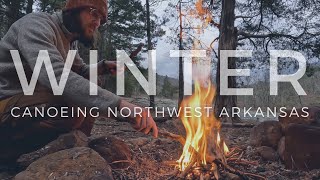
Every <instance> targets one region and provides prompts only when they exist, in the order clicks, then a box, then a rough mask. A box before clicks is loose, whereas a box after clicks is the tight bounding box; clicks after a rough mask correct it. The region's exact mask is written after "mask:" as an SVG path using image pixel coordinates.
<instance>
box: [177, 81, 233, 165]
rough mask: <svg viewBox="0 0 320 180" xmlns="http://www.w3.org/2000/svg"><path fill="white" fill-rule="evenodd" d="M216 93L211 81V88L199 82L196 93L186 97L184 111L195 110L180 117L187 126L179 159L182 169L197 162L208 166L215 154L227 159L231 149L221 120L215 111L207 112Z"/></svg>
mask: <svg viewBox="0 0 320 180" xmlns="http://www.w3.org/2000/svg"><path fill="white" fill-rule="evenodd" d="M214 94H215V88H214V86H213V85H212V84H211V83H209V84H208V87H202V86H201V85H200V83H199V82H196V83H195V92H194V94H193V95H192V96H190V97H188V98H185V99H184V100H183V101H182V103H181V105H180V108H181V109H182V111H184V110H185V109H186V108H187V107H188V108H190V109H191V113H190V116H189V117H184V116H180V117H179V118H180V119H181V121H182V123H183V125H184V127H185V129H186V142H185V144H184V147H183V152H182V155H181V157H180V159H179V160H178V163H179V169H180V170H181V171H184V170H185V169H186V168H187V167H188V166H192V165H193V164H195V163H196V164H198V165H206V164H207V160H210V159H211V160H213V158H215V157H219V158H220V159H223V157H224V155H225V154H227V153H228V152H229V149H228V147H227V145H226V144H225V142H223V140H221V137H220V134H219V131H220V128H221V122H220V121H219V120H217V119H216V118H215V117H214V113H213V112H211V113H207V112H205V111H206V108H205V107H209V106H211V105H212V102H213V98H214ZM197 108H199V109H200V110H201V114H202V116H195V114H196V112H195V111H196V109H197ZM181 114H186V113H185V112H183V113H181Z"/></svg>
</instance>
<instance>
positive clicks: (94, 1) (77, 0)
mask: <svg viewBox="0 0 320 180" xmlns="http://www.w3.org/2000/svg"><path fill="white" fill-rule="evenodd" d="M83 7H93V8H95V9H97V10H98V11H99V12H100V13H101V14H102V15H103V17H104V18H103V19H101V23H102V24H104V23H106V22H107V14H108V11H107V10H108V9H107V0H68V1H67V3H66V6H65V7H64V10H71V9H78V8H83Z"/></svg>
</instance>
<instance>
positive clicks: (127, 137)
mask: <svg viewBox="0 0 320 180" xmlns="http://www.w3.org/2000/svg"><path fill="white" fill-rule="evenodd" d="M131 101H136V100H135V99H133V100H131ZM146 102H147V101H145V102H138V103H140V104H142V105H143V104H144V103H146ZM161 103H162V104H163V105H165V104H166V103H167V104H170V105H174V104H172V103H173V102H172V101H171V100H167V101H162V102H161ZM158 126H159V128H161V129H165V130H167V131H169V132H172V133H175V134H184V129H183V127H182V125H181V123H180V121H179V119H168V120H167V121H165V122H161V123H158ZM251 131H252V128H243V127H237V128H234V127H224V128H222V130H221V136H222V138H223V139H224V140H225V142H226V144H227V145H228V146H229V148H230V149H233V148H237V149H238V151H239V155H238V156H236V158H239V157H240V158H241V160H244V161H247V162H251V163H253V164H249V163H248V164H242V165H239V164H230V166H232V167H234V168H235V169H238V170H241V171H244V172H250V173H253V174H258V175H261V176H265V177H266V178H267V179H270V180H286V179H288V180H291V179H297V180H300V179H306V180H313V179H314V180H317V179H320V170H311V171H297V170H289V169H286V168H285V167H284V165H283V163H282V162H281V160H280V158H279V155H278V154H277V152H276V151H273V150H270V149H269V148H268V147H259V148H256V147H253V146H251V145H250V132H251ZM76 136H77V138H71V140H70V138H69V139H68V138H67V139H68V140H67V141H66V140H65V139H66V138H64V139H63V140H60V141H58V143H53V144H55V145H52V146H55V147H58V148H55V149H53V150H52V148H51V149H50V146H48V147H45V148H44V149H42V151H46V153H47V152H49V151H54V152H56V151H58V152H57V153H54V154H52V155H47V156H45V157H44V158H41V159H40V161H39V160H38V161H36V162H35V163H32V164H31V165H30V166H29V167H28V168H27V171H24V172H22V173H20V174H18V173H19V172H18V171H16V169H15V168H12V167H11V168H7V167H2V168H1V171H2V172H0V179H12V178H14V177H15V176H16V175H17V174H18V175H17V176H16V179H86V178H83V177H90V179H108V177H109V175H110V173H111V172H112V175H113V177H114V178H115V179H123V180H126V179H150V180H153V179H159V180H160V179H161V180H163V179H176V176H175V175H174V174H176V170H175V166H174V165H172V164H169V163H168V162H173V161H176V160H177V159H178V158H179V156H180V155H181V152H182V146H181V145H180V144H179V143H178V142H175V141H173V140H171V139H167V138H164V137H159V138H158V139H153V138H152V137H151V136H148V135H144V134H142V133H139V132H136V131H135V130H134V129H132V128H131V126H130V125H129V124H128V123H125V122H118V121H115V120H111V119H98V120H97V121H96V124H95V127H94V129H93V133H92V137H90V138H89V139H88V140H86V139H85V138H84V139H83V138H82V136H81V135H80V136H79V135H76ZM72 137H73V136H72ZM79 137H80V138H79ZM99 137H116V138H117V139H115V140H114V139H112V138H111V140H110V138H109V141H107V142H106V143H107V144H106V145H109V146H110V144H108V143H109V142H110V143H111V144H112V145H111V147H110V148H109V149H107V150H106V149H104V148H103V147H102V148H100V150H99V148H96V149H95V150H96V151H98V152H100V151H102V153H106V154H108V153H113V154H114V152H116V153H115V155H114V157H111V159H110V157H108V156H107V157H105V156H102V157H104V158H105V159H107V160H108V162H109V165H110V166H111V167H112V169H111V168H110V166H107V164H104V162H105V161H104V159H103V158H101V156H99V155H98V154H97V153H96V152H95V151H92V150H91V149H90V148H86V147H82V148H81V147H80V148H73V149H71V150H63V151H60V150H62V149H64V148H65V149H67V148H70V147H73V146H77V145H81V146H86V145H85V144H83V142H87V141H88V142H89V146H90V147H93V146H95V145H99V140H98V141H94V142H93V141H92V140H93V139H97V138H99ZM90 140H91V141H90ZM118 140H121V142H120V141H118ZM70 142H71V143H70ZM123 142H124V143H123ZM90 143H91V145H90ZM57 144H58V145H57ZM125 144H127V145H128V146H126V145H125ZM46 148H47V149H49V150H47V149H46ZM117 149H121V150H120V151H123V152H120V151H119V152H117ZM104 151H105V152H104ZM39 154H41V153H39V152H37V153H33V154H32V153H31V154H30V155H27V156H26V157H25V158H26V159H29V161H30V159H32V158H34V157H35V156H40V155H39ZM30 156H31V157H30ZM32 156H33V157H32ZM57 157H59V158H58V160H57ZM117 157H121V158H122V159H123V158H125V159H126V160H124V161H121V160H120V161H117V160H116V159H117ZM108 158H109V159H108ZM112 158H115V159H112ZM121 158H120V159H121ZM70 159H72V161H71V160H70ZM24 162H26V160H25V161H24ZM48 162H52V163H51V164H50V165H43V164H46V163H48ZM30 163H31V162H30ZM20 164H21V163H20ZM28 164H29V163H26V164H25V165H26V166H27V165H28ZM61 164H63V165H64V166H63V167H64V168H61ZM56 167H58V168H56ZM68 167H69V168H71V169H72V170H71V171H67V170H66V169H65V168H68ZM19 171H21V170H19ZM44 171H52V172H46V173H47V174H46V173H43V172H44ZM66 171H67V172H66ZM221 171H223V170H221ZM90 173H91V174H94V176H89V175H88V174H90ZM39 174H42V175H43V174H44V175H45V176H40V175H39ZM37 175H39V176H37ZM26 177H28V178H26ZM35 177H38V178H35ZM80 177H82V178H80ZM189 178H191V176H189ZM193 178H194V179H200V176H194V177H193ZM237 178H239V177H237V176H235V177H230V176H228V177H226V176H222V178H221V179H237ZM253 179H255V178H253Z"/></svg>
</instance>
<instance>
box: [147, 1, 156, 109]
mask: <svg viewBox="0 0 320 180" xmlns="http://www.w3.org/2000/svg"><path fill="white" fill-rule="evenodd" d="M146 7H147V37H148V50H152V42H151V38H152V37H151V23H150V3H149V0H146ZM150 107H153V108H155V102H154V96H152V95H151V96H150Z"/></svg>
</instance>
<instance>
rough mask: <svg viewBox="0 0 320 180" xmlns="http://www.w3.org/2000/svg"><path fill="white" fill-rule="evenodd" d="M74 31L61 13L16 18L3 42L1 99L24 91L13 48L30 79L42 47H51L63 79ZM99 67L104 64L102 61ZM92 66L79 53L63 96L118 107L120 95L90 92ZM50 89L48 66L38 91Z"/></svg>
mask: <svg viewBox="0 0 320 180" xmlns="http://www.w3.org/2000/svg"><path fill="white" fill-rule="evenodd" d="M71 39H72V34H71V33H70V32H68V30H67V29H66V28H65V27H64V25H63V22H62V13H61V12H60V13H55V14H53V15H50V14H47V13H31V14H28V15H26V16H24V17H23V18H21V19H19V20H18V21H17V22H15V23H14V24H13V25H12V26H11V27H10V29H9V31H8V33H7V34H6V35H5V36H4V37H3V39H2V40H1V42H0V100H2V99H5V98H7V97H10V96H13V95H16V94H19V93H23V91H22V88H21V84H20V81H19V78H18V75H17V71H16V68H15V66H14V63H13V60H12V57H11V54H10V50H18V51H19V53H20V57H21V61H22V63H23V67H24V69H25V72H26V75H27V77H28V82H30V77H31V75H32V72H33V69H34V66H35V63H36V60H37V57H38V54H39V50H48V52H49V55H50V60H51V63H52V66H53V70H54V72H55V75H56V79H57V80H60V77H61V74H62V71H63V68H64V62H65V60H66V58H67V54H68V51H69V50H70V49H72V42H71ZM99 66H100V67H102V66H103V64H101V63H100V65H99ZM88 74H89V66H88V65H86V64H85V63H84V62H83V60H82V59H81V58H80V56H79V55H78V54H77V56H76V58H75V60H74V63H73V66H72V69H71V72H70V75H69V78H68V80H67V84H66V86H65V89H64V93H63V97H65V98H66V100H68V101H71V102H72V103H73V104H76V105H78V106H81V107H98V108H99V109H100V110H101V111H102V112H106V110H107V108H108V107H112V108H113V107H118V106H119V103H120V97H119V96H116V95H115V94H113V93H111V92H109V91H107V90H105V89H102V88H100V87H99V88H98V95H97V96H90V95H89V92H90V90H89V80H87V79H86V78H84V77H88ZM41 90H51V84H50V81H49V78H48V75H47V71H46V69H45V66H44V65H43V66H42V68H41V71H40V76H39V79H38V83H37V86H36V91H41Z"/></svg>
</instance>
